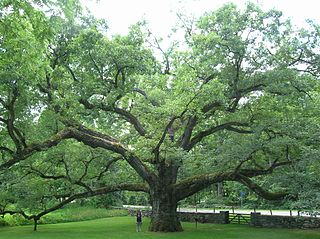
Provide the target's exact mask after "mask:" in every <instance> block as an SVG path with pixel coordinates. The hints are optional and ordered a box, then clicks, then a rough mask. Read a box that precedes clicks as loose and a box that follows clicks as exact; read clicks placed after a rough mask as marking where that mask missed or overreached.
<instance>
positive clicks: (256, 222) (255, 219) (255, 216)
mask: <svg viewBox="0 0 320 239" xmlns="http://www.w3.org/2000/svg"><path fill="white" fill-rule="evenodd" d="M260 215H261V213H260V212H251V214H250V221H251V222H250V225H252V226H254V227H259V226H261V223H260V218H259V216H260Z"/></svg>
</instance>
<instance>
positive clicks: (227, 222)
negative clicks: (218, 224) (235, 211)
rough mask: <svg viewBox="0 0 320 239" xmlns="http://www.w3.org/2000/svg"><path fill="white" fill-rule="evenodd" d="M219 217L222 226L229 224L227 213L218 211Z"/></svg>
mask: <svg viewBox="0 0 320 239" xmlns="http://www.w3.org/2000/svg"><path fill="white" fill-rule="evenodd" d="M220 216H221V220H222V224H229V223H230V220H229V211H220Z"/></svg>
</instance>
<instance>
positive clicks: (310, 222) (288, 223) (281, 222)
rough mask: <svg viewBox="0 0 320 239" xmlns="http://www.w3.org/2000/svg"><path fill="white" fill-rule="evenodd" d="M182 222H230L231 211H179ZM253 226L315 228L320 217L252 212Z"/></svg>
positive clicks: (318, 225)
mask: <svg viewBox="0 0 320 239" xmlns="http://www.w3.org/2000/svg"><path fill="white" fill-rule="evenodd" d="M128 212H129V215H131V216H135V215H136V210H133V209H130V210H129V211H128ZM142 215H143V217H150V216H151V211H149V210H143V211H142ZM178 215H179V218H180V220H181V221H182V222H196V221H197V222H200V223H216V224H228V223H230V222H229V211H220V212H219V213H201V212H197V213H196V212H178ZM250 225H251V226H254V227H269V228H301V229H314V228H320V218H317V217H298V216H275V215H272V216H271V215H261V213H259V212H257V213H251V222H250Z"/></svg>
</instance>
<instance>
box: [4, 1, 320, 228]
mask: <svg viewBox="0 0 320 239" xmlns="http://www.w3.org/2000/svg"><path fill="white" fill-rule="evenodd" d="M74 6H77V7H74ZM0 9H1V10H0V21H1V24H0V55H1V57H0V151H1V160H0V170H1V174H0V177H1V183H0V188H1V189H2V190H1V191H2V192H1V196H0V204H1V208H0V209H1V213H2V214H5V213H21V214H23V215H24V216H25V217H26V218H29V219H34V220H35V221H37V220H39V219H40V217H41V216H42V215H44V214H46V213H49V212H50V211H52V210H56V209H58V208H60V207H62V206H63V205H65V204H66V203H68V202H71V201H72V200H74V199H76V198H81V197H90V196H95V195H100V194H105V193H108V192H113V191H118V190H129V191H143V192H147V193H148V194H149V195H150V200H151V205H152V210H153V211H152V217H151V225H150V230H152V231H179V230H182V228H181V225H180V222H179V220H178V218H177V215H176V208H177V204H178V202H179V201H180V200H182V199H184V198H186V197H189V196H191V195H193V194H195V193H196V192H198V191H200V190H202V189H204V188H206V187H208V186H209V185H211V184H214V183H219V182H223V181H235V182H239V183H241V184H243V185H245V186H246V187H248V188H249V189H250V190H252V191H253V192H255V193H257V194H258V195H259V196H262V197H264V198H266V199H270V200H281V199H284V198H287V199H288V198H291V199H294V200H296V199H298V198H303V197H308V193H310V192H311V191H312V190H313V189H314V188H316V187H315V185H312V184H308V186H305V187H304V188H305V189H304V191H303V192H306V193H304V194H301V192H296V191H294V190H292V188H290V187H289V185H290V184H291V182H290V177H292V175H294V177H297V176H299V175H300V174H302V175H303V177H306V178H307V179H308V180H306V181H305V182H304V183H306V182H310V181H312V180H311V179H312V178H319V173H318V170H317V169H318V168H319V163H318V158H319V119H318V116H319V113H320V112H319V107H318V103H319V99H320V98H319V89H320V88H319V73H320V71H319V66H320V62H319V61H320V57H319V47H320V38H319V31H320V28H319V25H317V24H316V23H314V22H309V27H308V28H304V29H298V28H297V27H295V26H293V25H292V24H291V22H290V20H288V19H286V18H284V17H283V16H282V13H281V12H280V11H276V10H270V11H266V12H265V11H262V10H261V9H260V8H259V7H258V6H256V5H254V4H252V3H248V4H247V6H246V8H245V9H244V10H239V9H238V7H237V6H236V5H234V4H226V5H224V6H223V7H221V8H220V9H218V10H216V11H213V12H208V13H207V14H205V15H204V16H202V17H201V18H199V19H197V20H196V21H194V22H192V21H190V22H183V23H184V24H182V25H183V27H182V30H184V31H185V39H184V40H182V41H181V42H180V43H179V44H177V43H175V44H172V46H171V47H169V48H168V49H164V48H162V46H161V41H160V40H159V39H158V38H157V37H156V36H154V35H153V34H152V33H151V32H150V31H149V30H148V29H147V25H146V24H145V23H143V22H141V23H137V24H135V25H132V26H131V28H130V31H129V33H128V34H127V35H126V36H120V35H116V36H113V37H108V36H107V34H106V32H107V25H106V23H105V21H103V20H99V19H95V18H94V17H93V16H90V15H86V14H83V13H82V12H81V8H80V5H79V3H78V2H77V1H74V0H73V1H31V0H29V1H27V0H19V1H9V0H8V1H2V2H1V3H0ZM181 19H183V18H181ZM159 53H160V54H159ZM297 169H299V172H297ZM23 178H24V179H26V180H21V179H23ZM276 180H279V181H278V182H277V181H276ZM279 182H281V183H279ZM318 183H319V182H317V185H318ZM39 185H46V187H45V188H41V187H40V186H39ZM272 185H273V186H272ZM275 185H276V186H275ZM304 185H305V184H304ZM291 186H292V185H291ZM28 197H29V199H28V200H26V198H28ZM19 200H20V201H21V203H20V206H19V208H20V209H21V210H20V209H19V208H17V207H16V208H15V209H14V210H11V209H10V206H9V209H10V210H9V209H8V205H10V203H11V204H15V203H17V201H19ZM29 200H31V201H32V202H36V203H35V204H34V205H32V206H28V205H25V204H23V201H24V202H28V201H29ZM45 200H47V202H48V203H49V204H48V205H47V204H46V206H45V208H43V207H44V206H41V203H40V202H43V201H45ZM29 205H30V204H29ZM48 206H49V208H48ZM26 207H30V208H31V209H32V210H33V211H34V213H33V214H31V215H27V214H25V212H24V211H23V210H22V209H24V208H26ZM40 209H41V210H40ZM39 210H40V212H39Z"/></svg>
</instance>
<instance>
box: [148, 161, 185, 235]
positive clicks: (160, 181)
mask: <svg viewBox="0 0 320 239" xmlns="http://www.w3.org/2000/svg"><path fill="white" fill-rule="evenodd" d="M177 171H178V167H177V166H174V165H166V164H165V163H164V162H162V163H160V165H159V167H158V176H159V177H158V178H157V180H156V182H155V183H154V185H152V187H150V197H151V205H152V214H151V222H150V227H149V230H150V231H154V232H176V231H182V226H181V223H180V220H179V218H178V214H177V205H178V200H177V197H176V193H175V189H174V187H173V184H174V183H175V182H176V180H177Z"/></svg>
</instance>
